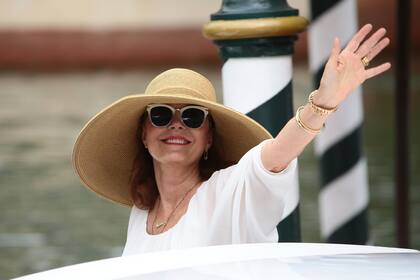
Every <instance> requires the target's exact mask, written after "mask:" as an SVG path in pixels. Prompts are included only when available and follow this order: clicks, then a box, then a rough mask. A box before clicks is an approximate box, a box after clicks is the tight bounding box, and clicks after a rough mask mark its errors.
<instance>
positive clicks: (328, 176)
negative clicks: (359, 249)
mask: <svg viewBox="0 0 420 280" xmlns="http://www.w3.org/2000/svg"><path fill="white" fill-rule="evenodd" d="M311 13H312V19H311V24H310V26H309V40H308V42H309V65H310V70H311V72H312V73H313V74H314V80H315V88H318V85H319V81H320V79H321V75H322V72H323V70H324V65H325V63H326V61H327V58H328V57H329V55H330V52H331V48H332V45H333V41H334V37H336V36H337V37H339V38H340V40H341V42H342V44H343V46H344V45H345V44H347V42H348V41H349V40H350V39H351V37H352V36H353V34H354V33H355V32H356V31H357V29H358V24H357V1H356V0H334V1H331V0H312V1H311ZM343 46H342V47H343ZM361 94H362V89H361V88H358V89H356V91H355V92H354V93H353V94H352V95H350V97H349V98H348V99H347V100H346V101H344V102H343V103H342V104H341V105H340V107H339V109H338V111H337V112H335V113H334V114H333V115H331V116H330V118H329V119H328V120H327V122H326V126H325V129H324V130H323V132H322V133H321V134H320V135H319V136H318V137H317V138H316V140H315V152H316V154H317V156H318V157H319V158H320V161H321V190H320V194H319V204H320V205H319V209H320V222H321V236H322V238H323V239H325V240H326V241H327V242H331V243H347V244H366V243H368V240H369V234H368V222H367V207H368V199H369V191H368V180H367V164H366V158H365V157H364V155H363V151H362V123H363V105H362V96H361Z"/></svg>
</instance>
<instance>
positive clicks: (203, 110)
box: [146, 104, 209, 129]
mask: <svg viewBox="0 0 420 280" xmlns="http://www.w3.org/2000/svg"><path fill="white" fill-rule="evenodd" d="M156 107H165V108H168V109H169V110H171V112H172V117H171V120H170V121H169V122H168V124H166V125H155V124H154V123H153V120H152V117H151V111H152V109H153V108H156ZM188 109H198V110H200V111H202V112H204V117H203V121H202V122H201V125H200V126H199V127H190V126H189V125H187V124H186V123H185V122H184V119H183V118H182V113H183V112H184V111H185V110H188ZM146 111H147V115H148V118H149V121H150V123H151V124H152V125H153V126H154V127H159V128H162V127H168V126H170V125H171V123H172V122H173V120H174V116H175V113H176V112H177V111H178V112H179V117H180V118H179V119H180V120H181V123H182V124H183V125H184V126H185V127H188V128H191V129H199V128H201V127H202V126H203V124H204V123H205V121H206V118H207V116H208V114H209V109H208V108H206V107H203V106H199V105H187V106H185V107H182V108H174V107H172V106H171V105H168V104H149V105H147V106H146Z"/></svg>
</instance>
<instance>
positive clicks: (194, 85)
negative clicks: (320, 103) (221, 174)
mask: <svg viewBox="0 0 420 280" xmlns="http://www.w3.org/2000/svg"><path fill="white" fill-rule="evenodd" d="M152 103H165V104H171V103H173V104H194V105H201V106H204V107H207V108H208V109H209V113H210V114H211V116H212V118H213V120H214V123H215V127H216V131H215V132H214V136H213V137H214V138H215V141H214V143H215V144H216V143H218V145H221V146H222V147H220V148H221V150H222V151H223V154H222V157H223V159H224V160H227V161H230V162H237V161H238V160H239V159H240V158H241V157H242V155H244V154H245V153H246V152H247V151H248V150H249V149H251V148H252V147H254V146H255V145H257V144H258V143H260V142H261V141H263V140H265V139H268V138H271V135H270V133H269V132H268V131H267V130H265V129H264V128H263V127H262V126H261V125H260V124H258V123H257V122H255V121H254V120H252V119H251V118H249V117H247V116H245V115H244V114H242V113H239V112H237V111H235V110H233V109H231V108H228V107H226V106H223V105H221V104H219V103H217V102H216V95H215V90H214V88H213V86H212V84H211V83H210V81H209V80H207V79H206V78H205V77H204V76H202V75H200V74H198V73H196V72H194V71H191V70H188V69H179V68H176V69H171V70H168V71H165V72H163V73H161V74H160V75H158V76H157V77H156V78H154V79H153V80H152V81H151V82H150V84H149V85H148V87H147V88H146V92H145V93H144V94H136V95H129V96H126V97H123V98H121V99H120V100H118V101H116V102H114V103H113V104H111V105H109V106H108V107H106V108H105V109H103V110H102V111H101V112H99V113H98V114H97V115H96V116H94V117H93V118H92V119H91V120H89V122H88V123H87V124H86V125H85V127H84V128H83V129H82V131H81V132H80V134H79V136H78V138H77V140H76V143H75V145H74V150H73V167H74V169H75V170H76V173H77V174H78V175H79V176H80V178H81V180H82V182H83V183H84V184H85V185H86V186H87V187H88V188H90V189H91V190H93V191H94V192H96V193H97V194H99V195H100V196H103V197H105V198H107V199H109V200H112V201H114V202H117V203H121V204H124V205H127V206H131V205H132V204H133V202H132V198H131V195H130V178H131V173H132V167H133V161H134V159H135V157H136V155H137V153H138V151H139V149H138V145H141V144H139V143H138V140H137V139H138V138H137V137H136V134H137V133H138V125H139V119H140V117H141V116H142V115H143V113H144V111H145V108H146V106H147V105H148V104H152Z"/></svg>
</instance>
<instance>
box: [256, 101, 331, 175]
mask: <svg viewBox="0 0 420 280" xmlns="http://www.w3.org/2000/svg"><path fill="white" fill-rule="evenodd" d="M300 118H301V121H302V122H303V123H304V124H305V125H307V126H308V127H310V128H313V129H320V128H322V127H323V125H324V123H325V121H326V119H327V117H326V116H320V115H319V114H316V113H315V112H314V111H313V110H312V108H311V107H310V105H309V103H308V104H306V105H305V106H304V108H303V110H302V111H301V112H300ZM314 138H315V135H314V134H311V133H309V132H307V131H305V130H304V129H303V128H301V127H300V126H299V125H298V124H297V122H296V119H295V118H292V119H290V120H289V121H288V122H287V124H286V125H285V126H284V127H283V129H282V130H281V131H280V132H279V134H278V135H277V136H276V137H275V138H274V139H273V141H270V142H267V144H266V145H265V146H264V147H263V148H262V156H261V160H262V162H263V165H264V167H265V168H266V169H267V170H270V171H273V172H280V171H281V170H283V169H284V168H286V167H287V166H288V165H289V163H290V162H291V161H292V160H293V159H294V158H296V157H297V156H299V155H300V154H301V153H302V151H303V149H304V148H305V147H306V146H307V145H308V144H309V143H310V142H311V141H312V140H313V139H314Z"/></svg>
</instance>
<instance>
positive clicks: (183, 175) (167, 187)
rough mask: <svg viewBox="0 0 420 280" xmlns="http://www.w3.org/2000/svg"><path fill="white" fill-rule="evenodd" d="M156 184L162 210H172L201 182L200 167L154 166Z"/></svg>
mask: <svg viewBox="0 0 420 280" xmlns="http://www.w3.org/2000/svg"><path fill="white" fill-rule="evenodd" d="M154 169H155V179H156V184H157V187H158V190H159V194H160V200H161V201H160V203H161V206H160V207H162V209H163V210H164V211H166V210H172V209H173V208H174V207H175V205H176V204H177V203H178V202H179V201H180V200H181V199H183V198H184V197H185V196H186V194H187V192H189V193H193V190H192V188H194V187H197V186H198V185H199V183H200V182H201V178H200V174H199V169H198V166H184V165H174V164H170V165H163V164H157V163H155V164H154Z"/></svg>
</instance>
